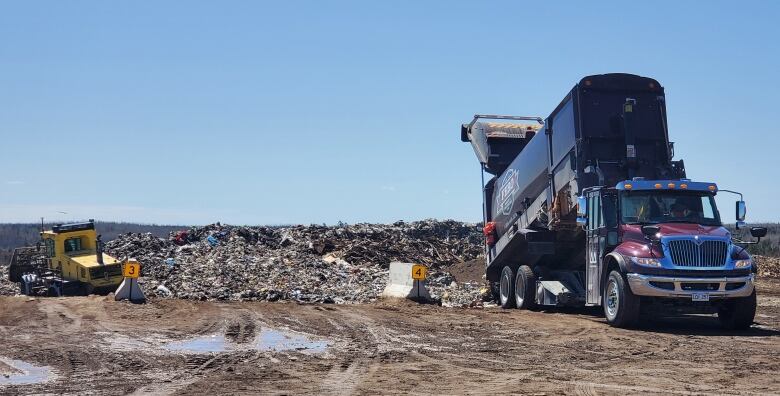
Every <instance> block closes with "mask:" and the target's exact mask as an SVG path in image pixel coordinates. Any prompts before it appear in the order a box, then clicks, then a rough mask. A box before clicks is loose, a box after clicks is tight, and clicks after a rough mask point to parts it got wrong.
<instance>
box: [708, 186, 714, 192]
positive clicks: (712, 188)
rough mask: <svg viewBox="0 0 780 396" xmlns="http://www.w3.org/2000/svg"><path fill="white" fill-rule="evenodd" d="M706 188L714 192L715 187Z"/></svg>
mask: <svg viewBox="0 0 780 396" xmlns="http://www.w3.org/2000/svg"><path fill="white" fill-rule="evenodd" d="M707 188H709V189H710V191H715V186H709V187H707Z"/></svg>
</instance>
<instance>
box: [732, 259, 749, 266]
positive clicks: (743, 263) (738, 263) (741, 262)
mask: <svg viewBox="0 0 780 396" xmlns="http://www.w3.org/2000/svg"><path fill="white" fill-rule="evenodd" d="M751 265H753V260H751V259H744V260H737V261H734V268H749V267H750V266H751Z"/></svg>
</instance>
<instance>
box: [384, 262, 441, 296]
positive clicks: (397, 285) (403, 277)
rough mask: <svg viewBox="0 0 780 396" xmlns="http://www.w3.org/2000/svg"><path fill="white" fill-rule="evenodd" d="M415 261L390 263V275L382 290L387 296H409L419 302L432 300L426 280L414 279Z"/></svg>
mask: <svg viewBox="0 0 780 396" xmlns="http://www.w3.org/2000/svg"><path fill="white" fill-rule="evenodd" d="M413 265H414V264H413V263H399V262H392V263H390V276H389V278H388V280H387V286H386V287H385V290H384V291H383V292H382V297H385V298H408V299H410V300H414V301H418V302H428V301H431V295H430V294H429V293H428V289H427V288H426V287H425V281H424V280H420V281H416V280H414V279H412V266H413Z"/></svg>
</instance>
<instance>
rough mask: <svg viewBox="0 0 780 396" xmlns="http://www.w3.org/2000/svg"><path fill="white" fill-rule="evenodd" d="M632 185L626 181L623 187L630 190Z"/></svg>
mask: <svg viewBox="0 0 780 396" xmlns="http://www.w3.org/2000/svg"><path fill="white" fill-rule="evenodd" d="M631 187H634V186H632V185H630V184H628V183H626V184H624V185H623V188H625V189H626V190H630V189H631Z"/></svg>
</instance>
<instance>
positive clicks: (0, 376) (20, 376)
mask: <svg viewBox="0 0 780 396" xmlns="http://www.w3.org/2000/svg"><path fill="white" fill-rule="evenodd" d="M54 377H56V375H54V373H53V372H52V369H51V367H49V366H35V365H32V364H30V363H27V362H25V361H22V360H14V359H7V358H3V357H0V385H30V384H40V383H44V382H47V381H49V380H51V379H53V378H54Z"/></svg>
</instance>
